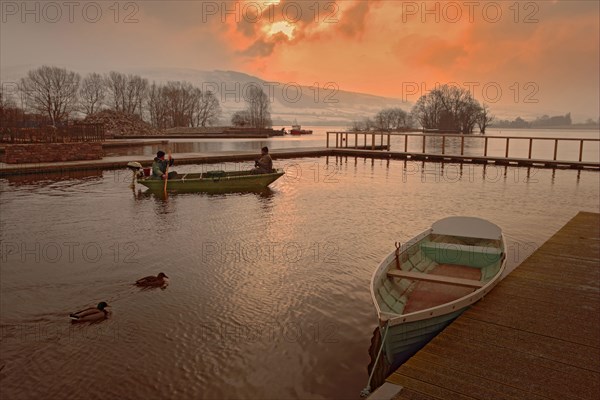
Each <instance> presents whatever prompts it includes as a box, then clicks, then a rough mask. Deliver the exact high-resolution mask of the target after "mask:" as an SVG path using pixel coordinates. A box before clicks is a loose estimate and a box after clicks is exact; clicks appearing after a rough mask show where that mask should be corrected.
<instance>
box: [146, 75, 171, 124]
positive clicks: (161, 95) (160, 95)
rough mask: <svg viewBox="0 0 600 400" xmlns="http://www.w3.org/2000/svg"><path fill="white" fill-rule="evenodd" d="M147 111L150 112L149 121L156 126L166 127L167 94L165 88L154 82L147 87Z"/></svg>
mask: <svg viewBox="0 0 600 400" xmlns="http://www.w3.org/2000/svg"><path fill="white" fill-rule="evenodd" d="M148 112H149V114H150V123H151V124H152V125H153V126H154V127H156V128H158V129H165V128H167V127H168V117H167V96H166V93H165V88H164V87H163V86H161V85H157V84H156V83H154V82H153V83H152V85H150V87H149V89H148Z"/></svg>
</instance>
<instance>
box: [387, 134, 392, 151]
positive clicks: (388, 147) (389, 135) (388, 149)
mask: <svg viewBox="0 0 600 400" xmlns="http://www.w3.org/2000/svg"><path fill="white" fill-rule="evenodd" d="M387 136H388V137H387V151H390V149H391V145H390V138H391V136H392V134H391V133H389V132H388V135H387Z"/></svg>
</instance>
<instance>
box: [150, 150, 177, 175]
mask: <svg viewBox="0 0 600 400" xmlns="http://www.w3.org/2000/svg"><path fill="white" fill-rule="evenodd" d="M174 162H175V160H174V159H173V158H172V157H171V155H170V154H169V160H168V161H167V160H165V152H164V151H160V150H159V151H158V153H156V157H154V162H153V163H152V178H153V179H165V177H166V175H165V173H166V172H167V164H168V165H169V167H170V166H172V165H173V163H174ZM175 176H177V172H175V171H171V172H169V179H172V178H174V177H175Z"/></svg>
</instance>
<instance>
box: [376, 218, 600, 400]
mask: <svg viewBox="0 0 600 400" xmlns="http://www.w3.org/2000/svg"><path fill="white" fill-rule="evenodd" d="M387 382H389V383H392V384H396V385H401V386H402V389H401V390H400V392H399V393H398V394H397V395H396V397H394V399H499V398H503V399H528V400H529V399H560V400H563V399H594V400H595V399H598V398H600V214H595V213H583V212H582V213H579V214H578V215H577V216H575V217H574V218H573V219H572V220H571V221H569V223H567V225H565V226H564V227H563V228H562V229H561V230H560V231H558V232H557V233H556V234H555V235H554V236H552V238H550V239H549V240H548V241H547V242H546V243H544V244H543V245H542V246H541V247H540V248H539V249H538V250H537V251H536V252H535V253H534V254H532V255H531V256H530V257H529V258H527V260H525V261H524V262H523V263H522V264H521V265H520V266H519V267H517V268H516V269H515V270H514V271H513V272H511V273H510V274H509V275H508V276H507V277H506V278H505V279H504V280H503V281H502V282H500V283H499V284H498V286H496V288H495V289H494V290H493V291H492V292H491V293H490V294H488V295H487V296H486V297H485V298H484V299H483V300H481V301H480V302H478V303H477V304H475V305H474V306H472V307H471V308H470V309H469V310H467V311H466V312H465V313H464V314H463V315H461V316H460V317H459V318H458V319H457V320H456V321H454V322H453V323H452V324H451V325H450V326H449V327H448V328H446V329H445V330H444V331H443V332H442V333H440V334H439V335H438V336H437V337H436V338H435V339H433V340H432V341H431V342H430V343H429V344H428V345H427V346H426V347H424V348H423V349H422V350H421V351H419V352H418V353H417V354H416V355H415V356H413V357H412V358H411V359H410V360H409V361H408V362H406V363H405V364H404V365H402V366H401V367H400V368H399V369H398V370H397V371H396V372H394V373H393V374H392V375H390V376H389V377H388V379H387ZM388 386H389V385H388Z"/></svg>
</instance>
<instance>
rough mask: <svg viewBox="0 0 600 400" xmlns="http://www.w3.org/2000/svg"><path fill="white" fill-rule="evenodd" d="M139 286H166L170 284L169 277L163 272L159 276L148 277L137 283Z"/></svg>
mask: <svg viewBox="0 0 600 400" xmlns="http://www.w3.org/2000/svg"><path fill="white" fill-rule="evenodd" d="M135 284H136V285H137V286H146V287H147V286H166V285H168V284H169V277H168V276H167V275H165V274H164V272H161V273H160V274H158V276H152V275H150V276H146V277H144V278H142V279H138V280H137V281H135Z"/></svg>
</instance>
